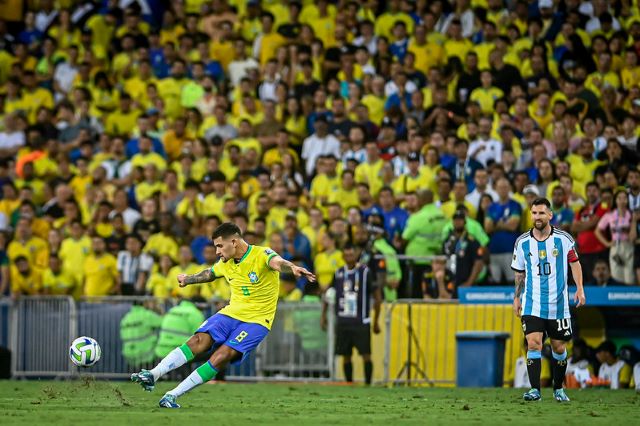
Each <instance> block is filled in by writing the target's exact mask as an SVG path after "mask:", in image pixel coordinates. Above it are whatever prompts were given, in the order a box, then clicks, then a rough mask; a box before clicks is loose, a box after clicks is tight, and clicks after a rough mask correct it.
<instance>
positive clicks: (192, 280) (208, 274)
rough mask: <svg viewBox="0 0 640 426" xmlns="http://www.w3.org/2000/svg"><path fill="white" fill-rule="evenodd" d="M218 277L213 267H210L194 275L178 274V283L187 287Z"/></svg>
mask: <svg viewBox="0 0 640 426" xmlns="http://www.w3.org/2000/svg"><path fill="white" fill-rule="evenodd" d="M216 278H217V277H216V276H215V275H214V274H213V271H212V270H211V268H208V269H204V270H203V271H201V272H198V273H197V274H193V275H187V274H178V284H179V285H180V287H186V286H188V285H190V284H201V283H208V282H211V281H213V280H215V279H216Z"/></svg>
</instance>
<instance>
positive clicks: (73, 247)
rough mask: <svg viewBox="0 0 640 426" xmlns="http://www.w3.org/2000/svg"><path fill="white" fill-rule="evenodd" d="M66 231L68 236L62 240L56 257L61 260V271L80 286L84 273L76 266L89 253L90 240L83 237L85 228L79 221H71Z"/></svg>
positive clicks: (82, 261)
mask: <svg viewBox="0 0 640 426" xmlns="http://www.w3.org/2000/svg"><path fill="white" fill-rule="evenodd" d="M68 231H69V234H70V235H69V237H67V238H65V239H64V240H62V244H61V245H60V251H59V252H58V256H59V257H60V259H61V260H62V269H63V270H64V271H65V272H67V273H71V274H72V275H73V276H74V278H75V281H76V283H78V284H80V283H82V282H83V281H84V272H83V269H82V268H79V267H78V265H83V264H84V261H85V259H86V258H87V256H89V253H90V252H91V238H89V237H88V236H87V235H85V233H84V231H85V227H84V225H83V224H82V222H81V221H80V220H72V221H71V223H70V225H69V228H68Z"/></svg>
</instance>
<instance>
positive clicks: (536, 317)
mask: <svg viewBox="0 0 640 426" xmlns="http://www.w3.org/2000/svg"><path fill="white" fill-rule="evenodd" d="M552 217H553V213H552V211H551V204H550V203H549V200H547V199H546V198H538V199H536V200H535V201H534V202H533V204H532V206H531V218H532V221H533V228H532V229H531V230H530V231H529V232H526V233H524V234H522V235H521V236H520V237H519V238H518V239H517V240H516V244H515V247H514V248H513V261H512V262H511V268H512V269H513V270H514V271H515V275H516V291H515V298H514V299H513V309H514V311H515V314H516V315H517V316H518V317H520V316H521V317H522V328H523V330H524V334H525V337H526V339H527V347H528V352H527V370H528V373H529V380H530V382H531V390H529V391H528V392H527V393H525V394H524V396H523V397H524V400H525V401H538V400H539V399H540V398H541V396H540V370H541V362H542V354H541V351H542V343H543V335H544V333H546V334H547V335H548V336H549V337H550V339H551V348H552V350H553V360H554V361H553V363H552V367H553V395H554V397H555V399H556V400H557V401H559V402H568V401H569V398H568V397H567V395H566V394H565V392H564V390H563V389H562V382H563V381H564V376H565V372H566V369H567V350H566V342H567V341H569V340H571V334H572V333H571V315H570V313H569V289H568V277H567V272H568V269H569V267H570V268H571V274H572V275H573V279H574V281H575V282H576V286H577V287H578V291H577V292H576V295H575V300H576V301H577V306H582V305H584V304H585V296H584V289H583V287H582V267H581V266H580V261H579V260H578V254H577V252H576V247H575V241H573V238H572V237H571V235H569V234H567V233H566V232H564V231H562V230H559V229H557V228H554V227H553V226H551V225H550V223H549V222H550V221H551V218H552Z"/></svg>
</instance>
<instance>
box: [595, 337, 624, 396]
mask: <svg viewBox="0 0 640 426" xmlns="http://www.w3.org/2000/svg"><path fill="white" fill-rule="evenodd" d="M595 352H596V358H597V359H598V362H599V363H600V369H599V370H598V379H600V380H603V381H605V382H608V383H609V386H610V387H611V389H626V388H627V387H629V382H630V381H631V373H632V370H631V367H630V366H629V365H628V364H627V363H626V362H624V361H623V360H621V359H619V358H618V356H617V348H616V344H615V343H613V342H612V341H611V340H605V341H604V342H602V343H601V344H600V346H598V347H597V348H596V351H595Z"/></svg>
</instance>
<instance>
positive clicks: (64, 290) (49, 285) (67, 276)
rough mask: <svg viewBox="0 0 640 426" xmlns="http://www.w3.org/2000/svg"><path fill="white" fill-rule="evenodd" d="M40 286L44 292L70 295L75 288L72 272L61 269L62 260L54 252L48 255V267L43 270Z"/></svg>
mask: <svg viewBox="0 0 640 426" xmlns="http://www.w3.org/2000/svg"><path fill="white" fill-rule="evenodd" d="M42 288H43V289H44V294H52V295H55V296H70V295H72V294H73V293H74V291H75V289H76V280H75V278H74V276H73V274H71V273H70V272H69V271H65V270H63V268H62V261H61V260H60V258H59V257H58V256H57V255H55V254H52V255H50V256H49V267H48V268H47V269H45V271H44V274H43V277H42Z"/></svg>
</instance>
